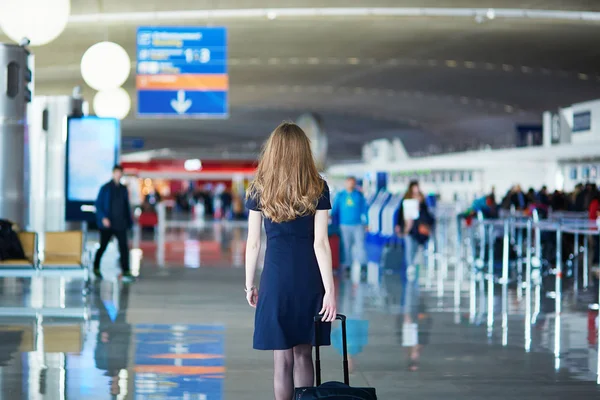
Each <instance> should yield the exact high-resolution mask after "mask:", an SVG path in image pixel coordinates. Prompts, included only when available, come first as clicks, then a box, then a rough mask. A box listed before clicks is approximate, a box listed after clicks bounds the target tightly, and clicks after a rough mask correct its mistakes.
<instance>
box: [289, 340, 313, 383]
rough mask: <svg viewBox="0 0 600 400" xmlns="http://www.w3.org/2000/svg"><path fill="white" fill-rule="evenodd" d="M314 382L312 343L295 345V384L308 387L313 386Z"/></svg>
mask: <svg viewBox="0 0 600 400" xmlns="http://www.w3.org/2000/svg"><path fill="white" fill-rule="evenodd" d="M314 383H315V368H314V366H313V359H312V345H310V344H301V345H299V346H296V347H294V384H295V385H296V387H308V386H313V385H314Z"/></svg>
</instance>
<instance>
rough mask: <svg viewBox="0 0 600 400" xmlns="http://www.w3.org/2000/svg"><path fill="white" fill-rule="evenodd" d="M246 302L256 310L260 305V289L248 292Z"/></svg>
mask: <svg viewBox="0 0 600 400" xmlns="http://www.w3.org/2000/svg"><path fill="white" fill-rule="evenodd" d="M246 300H247V301H248V304H249V305H250V307H253V308H256V303H258V289H256V288H255V287H253V288H252V289H250V290H248V291H247V292H246Z"/></svg>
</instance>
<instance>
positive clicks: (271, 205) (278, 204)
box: [247, 122, 324, 223]
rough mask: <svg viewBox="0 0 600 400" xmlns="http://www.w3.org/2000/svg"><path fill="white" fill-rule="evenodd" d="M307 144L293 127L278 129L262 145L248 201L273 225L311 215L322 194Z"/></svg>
mask: <svg viewBox="0 0 600 400" xmlns="http://www.w3.org/2000/svg"><path fill="white" fill-rule="evenodd" d="M323 186H324V181H323V179H321V176H320V175H319V172H318V171H317V167H316V166H315V161H314V158H313V154H312V151H311V148H310V140H309V139H308V137H307V136H306V134H305V133H304V131H303V130H302V129H301V128H300V127H299V126H298V125H296V124H294V123H290V122H284V123H282V124H281V125H279V126H278V127H277V128H276V129H275V130H274V131H273V133H271V136H270V137H269V139H268V140H267V142H266V143H265V146H264V147H263V152H262V156H261V158H260V161H259V164H258V169H257V171H256V177H255V178H254V181H253V182H252V183H251V184H250V188H249V190H248V194H247V196H248V197H254V198H256V199H258V201H259V208H260V210H261V212H262V213H263V214H264V215H265V216H266V217H267V218H269V219H270V220H272V221H273V222H278V223H280V222H286V221H291V220H294V219H296V218H298V217H301V216H305V215H311V214H314V213H315V211H316V208H317V203H318V201H319V197H320V196H321V194H322V192H323Z"/></svg>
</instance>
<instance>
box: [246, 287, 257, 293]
mask: <svg viewBox="0 0 600 400" xmlns="http://www.w3.org/2000/svg"><path fill="white" fill-rule="evenodd" d="M254 289H256V286H250V287H249V288H244V292H246V293H248V292H251V291H253V290H254Z"/></svg>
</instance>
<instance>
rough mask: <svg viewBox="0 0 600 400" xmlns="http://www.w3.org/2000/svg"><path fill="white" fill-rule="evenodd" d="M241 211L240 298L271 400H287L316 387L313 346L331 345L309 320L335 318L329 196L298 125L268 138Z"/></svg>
mask: <svg viewBox="0 0 600 400" xmlns="http://www.w3.org/2000/svg"><path fill="white" fill-rule="evenodd" d="M246 206H247V207H248V209H249V210H250V216H249V218H248V241H247V245H246V295H247V296H246V297H247V300H248V303H249V304H250V305H251V306H252V307H256V316H255V329H254V348H255V349H257V350H273V352H274V362H275V373H274V389H275V399H276V400H290V399H291V398H292V396H293V391H294V387H306V386H312V385H313V384H314V368H313V360H312V346H313V345H314V344H315V340H318V342H319V344H321V345H329V344H330V335H329V333H330V324H326V325H325V326H323V329H321V332H322V335H321V337H320V338H318V339H317V338H315V337H314V336H315V332H314V322H313V319H314V316H315V315H317V314H322V315H323V321H325V322H331V321H333V320H335V317H336V312H337V311H336V302H335V294H334V287H333V273H332V268H331V249H330V248H329V239H328V236H327V225H328V219H329V216H328V210H329V209H331V202H330V199H329V188H328V187H327V183H326V182H325V181H324V180H323V179H322V178H321V177H320V175H319V173H318V171H317V168H316V167H315V163H314V159H313V155H312V152H311V148H310V141H309V140H308V138H307V136H306V134H305V133H304V132H303V131H302V129H300V127H298V126H297V125H295V124H292V123H283V124H281V125H280V126H278V127H277V129H275V131H273V133H272V134H271V136H270V137H269V140H268V141H267V143H266V145H265V147H264V151H263V155H262V157H261V160H260V162H259V165H258V169H257V172H256V177H255V179H254V181H253V182H252V184H251V185H250V188H249V189H248V194H247V199H246ZM263 219H264V224H265V230H266V233H267V249H266V256H265V264H264V268H263V271H262V275H261V279H260V294H259V290H258V288H257V287H256V286H255V283H254V276H255V273H256V267H257V262H258V254H259V251H260V245H261V226H262V223H263Z"/></svg>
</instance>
